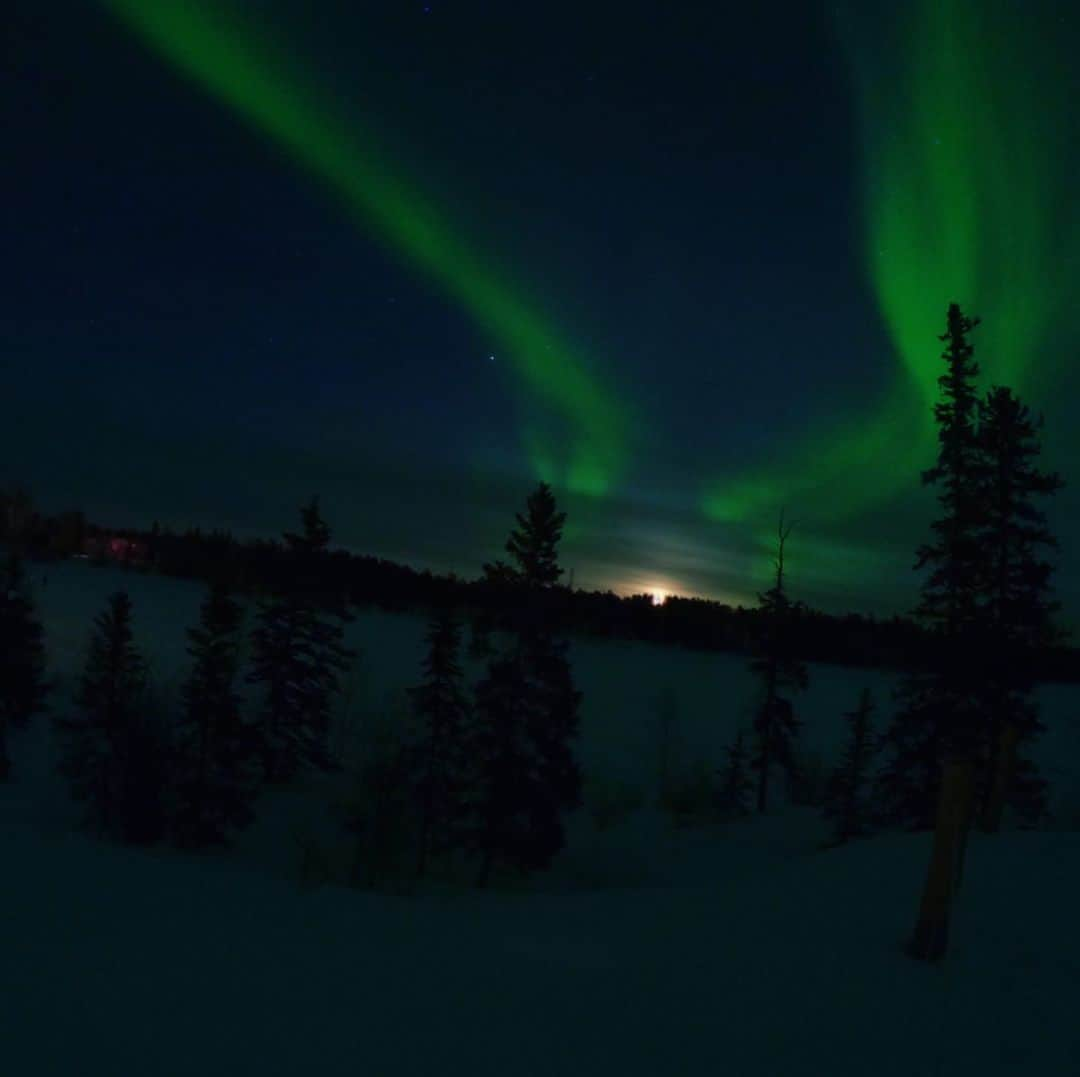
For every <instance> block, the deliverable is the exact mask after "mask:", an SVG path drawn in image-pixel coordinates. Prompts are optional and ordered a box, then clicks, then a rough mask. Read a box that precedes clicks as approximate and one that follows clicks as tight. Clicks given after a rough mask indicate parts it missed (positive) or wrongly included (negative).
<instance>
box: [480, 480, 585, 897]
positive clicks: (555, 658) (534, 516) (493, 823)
mask: <svg viewBox="0 0 1080 1077" xmlns="http://www.w3.org/2000/svg"><path fill="white" fill-rule="evenodd" d="M516 520H517V527H516V528H515V529H514V530H513V531H512V532H511V534H510V538H509V539H508V540H507V543H506V550H507V552H508V553H509V554H510V556H511V558H512V559H513V561H514V562H515V564H514V565H513V566H512V567H510V566H506V565H504V564H502V563H501V562H497V563H496V565H495V566H487V565H485V571H486V572H487V573H488V574H489V576H491V575H493V574H494V575H497V576H499V577H500V578H502V579H504V580H508V581H509V582H510V585H511V586H513V587H514V588H515V590H516V592H517V599H518V601H517V603H516V605H515V607H514V609H513V611H512V615H511V627H512V630H513V636H514V639H513V642H512V644H511V646H510V648H509V649H508V650H507V651H505V652H504V653H500V654H497V655H495V656H494V658H493V659H492V661H491V663H490V664H489V666H488V671H487V675H486V676H485V677H484V678H483V679H482V680H481V682H480V683H479V684H478V685H477V687H476V693H475V695H476V706H475V715H476V720H475V723H474V724H473V728H472V732H471V737H470V750H471V753H472V757H473V759H474V761H475V762H476V766H477V771H476V778H475V782H476V786H475V788H476V793H475V799H474V800H473V810H472V817H471V822H470V824H469V826H468V830H467V837H466V839H465V840H466V841H467V843H468V845H469V847H470V848H471V849H472V850H473V851H474V852H475V853H476V854H477V855H478V856H479V858H480V861H481V866H480V874H479V877H478V883H479V885H481V886H484V885H486V884H487V882H488V879H489V877H490V873H491V871H492V869H493V867H494V865H495V864H496V863H497V862H503V863H507V864H510V865H512V866H514V867H517V868H519V869H523V870H536V869H541V868H545V867H547V866H548V865H549V864H550V862H551V860H552V858H553V857H554V856H555V854H556V853H557V852H558V851H559V850H560V849H561V848H562V846H563V845H564V843H565V834H564V831H563V826H562V819H561V815H562V813H563V812H564V811H568V810H571V809H573V808H576V807H579V806H580V804H581V786H582V781H581V771H580V768H579V767H578V764H577V761H576V759H575V758H574V754H573V743H574V741H575V739H576V737H577V733H578V726H579V721H580V720H579V716H578V713H579V707H580V704H581V693H580V692H579V691H577V689H576V688H575V687H574V682H573V675H572V673H571V671H570V665H569V662H568V661H567V658H566V652H567V644H566V642H565V641H564V640H559V639H556V638H555V635H554V632H553V630H552V628H551V625H550V620H549V616H550V607H549V606H547V605H546V604H545V602H544V599H545V598H546V597H547V592H549V591H550V589H551V588H552V587H553V586H554V585H555V584H556V583H557V582H558V579H559V577H560V576H561V575H562V569H560V568H559V565H558V556H557V548H558V543H559V540H560V538H561V536H562V529H563V524H564V523H565V520H566V514H565V513H563V512H559V511H558V510H557V508H556V505H555V498H554V495H553V494H552V491H551V488H550V487H549V486H548V485H547V484H546V483H541V484H540V485H539V486H538V487H537V489H536V490H535V491H534V492H533V493H532V494H531V495H530V496H529V499H528V503H527V506H526V512H525V513H524V514H522V513H518V514H517V516H516Z"/></svg>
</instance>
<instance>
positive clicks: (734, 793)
mask: <svg viewBox="0 0 1080 1077" xmlns="http://www.w3.org/2000/svg"><path fill="white" fill-rule="evenodd" d="M725 751H726V752H727V757H728V761H727V764H726V765H725V767H724V768H723V770H721V771H720V783H719V788H718V789H717V798H716V799H717V808H718V810H719V812H720V815H721V816H722V817H723V818H736V819H738V818H742V817H743V816H746V815H749V814H750V797H751V795H752V794H753V791H754V780H753V778H752V777H751V776H750V774H749V773H748V772H747V757H746V756H747V751H746V748H745V746H744V745H743V731H742V730H741V729H740V730H739V734H738V736H737V737H736V738H735V743H734V744H733V745H732V746H731V747H730V748H726V749H725Z"/></svg>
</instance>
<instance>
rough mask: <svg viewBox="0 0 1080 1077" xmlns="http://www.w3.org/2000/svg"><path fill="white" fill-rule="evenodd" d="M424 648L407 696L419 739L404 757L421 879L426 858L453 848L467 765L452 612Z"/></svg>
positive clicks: (458, 644)
mask: <svg viewBox="0 0 1080 1077" xmlns="http://www.w3.org/2000/svg"><path fill="white" fill-rule="evenodd" d="M427 644H428V653H427V657H426V658H425V660H424V680H423V682H422V683H421V684H420V685H419V686H418V687H417V688H416V689H414V690H413V694H412V698H413V706H414V708H415V712H416V716H417V718H418V720H419V733H420V735H419V737H418V738H417V740H416V743H415V744H413V745H412V746H411V750H410V753H409V754H410V757H411V762H412V766H411V768H410V769H411V771H412V784H413V787H414V790H415V797H416V804H417V808H418V811H419V827H418V829H419V834H418V841H419V849H418V853H417V866H416V876H417V878H423V876H424V874H425V872H426V870H427V864H428V859H429V857H430V856H432V855H438V854H440V853H444V852H448V851H450V850H451V849H453V848H454V828H455V826H456V825H457V823H458V821H459V819H460V817H461V813H462V797H463V795H464V793H465V789H466V781H467V762H468V761H467V758H466V756H465V753H464V743H465V741H464V738H465V734H466V723H467V720H468V715H469V708H468V701H467V699H466V697H465V691H464V688H463V686H462V673H461V666H460V664H459V660H458V654H459V651H460V647H461V626H460V624H459V623H458V621H457V620H456V618H455V617H454V615H453V614H452V613H450V612H442V613H440V614H439V615H438V617H436V619H435V620H434V621H433V622H432V624H431V626H430V628H429V630H428V635H427Z"/></svg>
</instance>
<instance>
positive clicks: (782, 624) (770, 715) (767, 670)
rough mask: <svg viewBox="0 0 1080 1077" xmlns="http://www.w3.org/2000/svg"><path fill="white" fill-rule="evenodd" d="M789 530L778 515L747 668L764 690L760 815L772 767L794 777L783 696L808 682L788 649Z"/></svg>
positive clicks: (758, 716) (759, 717) (794, 724)
mask: <svg viewBox="0 0 1080 1077" xmlns="http://www.w3.org/2000/svg"><path fill="white" fill-rule="evenodd" d="M791 527H792V525H791V524H788V525H787V526H785V525H784V514H783V512H781V514H780V522H779V525H778V527H777V553H776V558H775V561H774V564H775V567H776V579H775V582H774V583H773V586H772V587H770V588H769V590H768V591H766V592H765V593H764V594H760V595H758V600H759V602H760V604H761V612H762V616H763V618H764V621H765V629H764V633H763V638H762V640H761V643H760V648H759V654H758V656H757V657H756V658H754V659H753V660H752V661H751V662H750V664H749V668H750V671H751V672H752V673H755V674H757V676H758V677H760V678H761V681H762V685H763V689H764V692H763V697H762V700H761V703H760V704H758V707H757V711H756V713H755V715H754V732H755V734H756V744H755V749H756V750H755V754H754V757H753V759H752V760H751V763H750V765H751V767H752V768H753V769H754V770H756V771H757V773H758V779H757V810H758V811H759V812H764V811H765V810H766V808H767V806H768V795H769V776H770V770H771V768H772V765H773V764H774V763H776V764H779V765H780V766H781V767H782V768H783V769H784V770H785V771H786V772H787V775H788V777H789V778H791V779H794V778H795V777H796V776H797V775H796V770H797V763H796V761H795V757H794V752H793V747H794V745H793V741H794V738H795V737H796V736H797V734H798V731H799V728H800V727H801V725H802V723H801V722H800V721H799V720H798V719H797V718H796V717H795V712H794V708H793V707H792V703H791V699H790V698H789V697H788V695H787V694H785V693H788V692H795V691H802V690H803V689H805V688H806V686H807V684H808V681H809V677H808V674H807V671H806V666H805V664H804V663H803V662H802V661H801V660H800V659H799V658H798V656H797V654H796V653H795V650H794V647H793V642H794V641H793V634H792V631H791V627H792V620H793V618H794V616H795V614H796V612H797V610H796V607H795V605H794V604H793V603H792V602H791V600H790V599H789V598H788V596H787V592H786V591H785V590H784V543H785V542H786V541H787V538H788V535H789V534H790V533H791Z"/></svg>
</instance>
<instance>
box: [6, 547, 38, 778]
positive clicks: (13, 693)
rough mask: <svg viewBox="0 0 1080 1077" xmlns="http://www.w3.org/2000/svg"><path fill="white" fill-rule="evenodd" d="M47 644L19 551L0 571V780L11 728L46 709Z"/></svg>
mask: <svg viewBox="0 0 1080 1077" xmlns="http://www.w3.org/2000/svg"><path fill="white" fill-rule="evenodd" d="M47 694H48V688H47V686H46V684H45V645H44V642H43V633H42V628H41V622H40V620H38V617H37V614H36V612H35V609H34V601H33V598H32V597H31V595H30V593H29V589H28V587H27V584H26V580H25V577H24V574H23V566H22V561H21V560H20V559H19V557H18V556H17V555H16V554H14V553H13V554H11V555H10V556H9V557H8V560H7V564H6V565H5V567H4V569H3V571H2V572H0V782H2V781H6V780H7V779H8V777H9V775H10V773H11V761H10V758H9V756H8V746H7V742H8V732H9V730H11V729H13V728H16V727H19V726H24V725H25V724H26V723H27V722H28V721H29V720H30V718H32V717H33V716H34V715H35V714H38V713H40V712H41V711H43V710H44V709H45V700H46V696H47Z"/></svg>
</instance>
